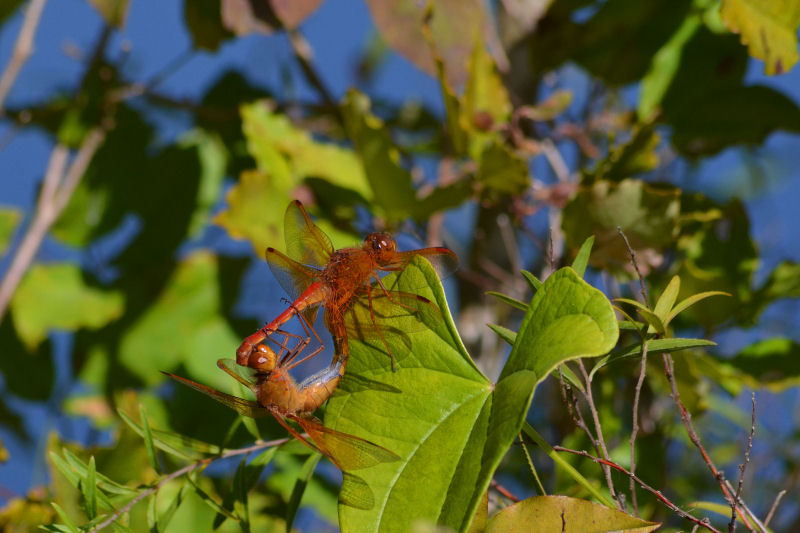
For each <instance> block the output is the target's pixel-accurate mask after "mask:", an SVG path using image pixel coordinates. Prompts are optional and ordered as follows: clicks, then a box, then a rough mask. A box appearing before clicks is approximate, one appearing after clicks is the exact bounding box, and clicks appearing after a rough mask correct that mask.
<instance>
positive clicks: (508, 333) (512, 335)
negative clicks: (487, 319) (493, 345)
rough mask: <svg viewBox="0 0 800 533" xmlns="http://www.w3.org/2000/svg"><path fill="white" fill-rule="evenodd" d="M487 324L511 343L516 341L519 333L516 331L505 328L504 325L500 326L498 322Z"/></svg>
mask: <svg viewBox="0 0 800 533" xmlns="http://www.w3.org/2000/svg"><path fill="white" fill-rule="evenodd" d="M487 326H489V329H491V330H492V331H494V332H495V333H497V335H498V336H499V337H500V338H501V339H503V340H504V341H506V342H507V343H508V344H509V345H511V346H513V345H514V342H516V340H517V333H516V332H515V331H512V330H510V329H508V328H504V327H503V326H498V325H497V324H487Z"/></svg>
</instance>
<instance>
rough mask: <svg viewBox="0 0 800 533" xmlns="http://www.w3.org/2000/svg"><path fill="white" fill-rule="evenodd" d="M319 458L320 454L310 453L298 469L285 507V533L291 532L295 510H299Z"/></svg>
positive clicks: (295, 514)
mask: <svg viewBox="0 0 800 533" xmlns="http://www.w3.org/2000/svg"><path fill="white" fill-rule="evenodd" d="M321 458H322V454H320V453H312V454H311V455H309V456H308V458H307V459H306V460H305V462H304V463H303V468H301V469H300V475H299V476H298V477H297V482H296V483H295V484H294V488H293V489H292V496H291V497H290V498H289V503H288V505H287V506H286V533H291V531H292V525H293V524H294V519H295V517H296V516H297V510H298V509H299V508H300V502H301V500H302V499H303V493H304V492H305V490H306V486H307V485H308V480H309V479H311V476H313V475H314V469H315V468H317V463H318V462H319V460H320V459H321Z"/></svg>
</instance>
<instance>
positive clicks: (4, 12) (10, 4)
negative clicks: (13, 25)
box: [0, 0, 23, 23]
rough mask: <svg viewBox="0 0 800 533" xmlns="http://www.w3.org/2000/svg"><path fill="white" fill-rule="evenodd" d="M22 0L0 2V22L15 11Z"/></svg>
mask: <svg viewBox="0 0 800 533" xmlns="http://www.w3.org/2000/svg"><path fill="white" fill-rule="evenodd" d="M22 2H23V0H7V1H5V2H3V3H2V4H0V23H2V22H3V21H5V20H6V19H7V18H8V17H9V16H11V15H13V14H14V12H16V10H17V8H18V7H19V6H20V5H21V4H22Z"/></svg>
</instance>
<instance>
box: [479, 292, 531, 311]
mask: <svg viewBox="0 0 800 533" xmlns="http://www.w3.org/2000/svg"><path fill="white" fill-rule="evenodd" d="M486 294H488V295H489V296H494V297H495V298H497V299H498V300H500V301H501V302H503V303H506V304H508V305H510V306H511V307H516V308H517V309H519V310H521V311H527V310H528V304H526V303H525V302H521V301H519V300H517V299H516V298H512V297H511V296H507V295H505V294H503V293H500V292H495V291H487V292H486Z"/></svg>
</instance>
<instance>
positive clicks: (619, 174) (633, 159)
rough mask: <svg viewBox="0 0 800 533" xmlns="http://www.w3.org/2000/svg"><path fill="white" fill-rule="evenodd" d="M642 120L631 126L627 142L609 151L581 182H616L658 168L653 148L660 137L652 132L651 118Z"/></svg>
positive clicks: (657, 160) (652, 120)
mask: <svg viewBox="0 0 800 533" xmlns="http://www.w3.org/2000/svg"><path fill="white" fill-rule="evenodd" d="M644 120H645V121H646V122H643V123H641V124H636V125H635V126H634V128H633V132H632V135H631V138H630V139H629V140H628V141H627V142H624V143H622V144H620V145H618V146H615V147H613V148H612V149H611V150H609V152H608V155H607V156H606V157H604V158H603V159H601V160H600V161H598V162H597V165H596V166H595V168H594V169H593V170H592V171H591V172H588V173H586V174H585V175H584V176H583V180H582V183H584V184H590V183H593V182H595V181H599V180H608V181H615V182H618V181H622V180H624V179H627V178H630V177H632V176H635V175H636V174H641V173H643V172H649V171H651V170H653V169H655V168H657V167H658V164H659V158H658V153H657V149H658V145H659V142H660V140H661V137H660V136H659V135H658V133H656V131H655V129H656V122H655V120H654V118H653V117H645V119H644Z"/></svg>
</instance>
